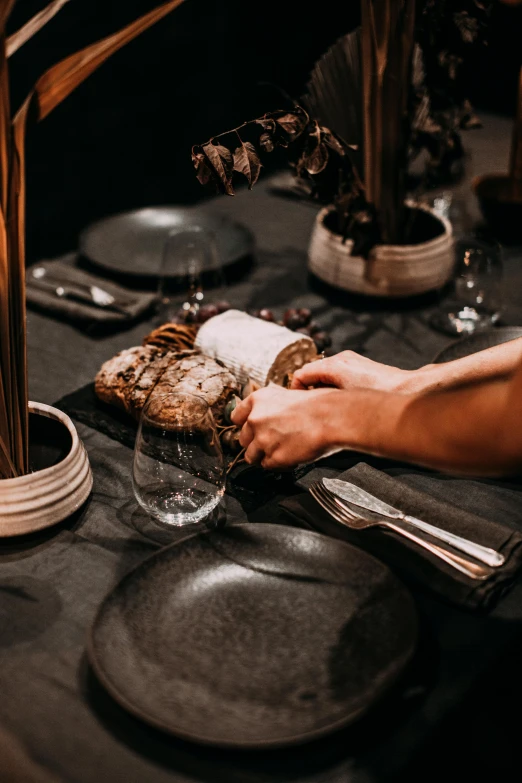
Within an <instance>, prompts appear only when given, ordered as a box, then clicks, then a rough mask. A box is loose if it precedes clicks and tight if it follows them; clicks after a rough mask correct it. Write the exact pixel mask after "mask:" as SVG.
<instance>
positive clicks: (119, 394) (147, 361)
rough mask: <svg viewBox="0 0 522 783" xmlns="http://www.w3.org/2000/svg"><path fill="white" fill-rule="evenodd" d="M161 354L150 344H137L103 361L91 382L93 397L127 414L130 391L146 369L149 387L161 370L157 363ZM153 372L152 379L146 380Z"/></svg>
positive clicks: (162, 352)
mask: <svg viewBox="0 0 522 783" xmlns="http://www.w3.org/2000/svg"><path fill="white" fill-rule="evenodd" d="M164 353H165V352H164V351H162V350H160V349H159V348H156V347H154V346H152V345H144V346H142V345H137V346H135V347H133V348H127V349H126V350H124V351H120V353H118V354H116V356H114V357H113V358H112V359H109V360H108V361H107V362H105V363H104V364H103V365H102V366H101V368H100V370H99V372H98V373H97V375H96V378H95V379H94V391H95V392H96V395H97V396H98V397H99V398H100V400H103V402H107V403H109V404H110V405H116V406H117V407H118V408H123V410H127V412H129V413H130V410H129V407H130V404H129V398H130V397H131V395H132V393H133V392H134V390H135V388H136V386H137V385H138V382H139V380H140V378H141V376H142V375H143V373H144V372H145V370H148V372H149V378H148V379H147V383H148V384H149V385H150V387H151V388H152V387H153V386H154V384H155V382H156V381H157V380H159V376H160V375H161V373H162V372H163V370H164V369H165V367H163V366H162V364H161V363H160V361H159V360H161V358H162V357H163V355H164ZM151 370H152V373H156V375H157V377H156V378H155V379H153V378H151V377H150V374H151Z"/></svg>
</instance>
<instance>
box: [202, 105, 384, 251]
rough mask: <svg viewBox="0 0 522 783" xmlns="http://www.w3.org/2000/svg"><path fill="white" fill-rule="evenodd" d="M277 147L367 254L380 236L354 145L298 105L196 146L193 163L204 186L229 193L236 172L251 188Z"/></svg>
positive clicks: (341, 228)
mask: <svg viewBox="0 0 522 783" xmlns="http://www.w3.org/2000/svg"><path fill="white" fill-rule="evenodd" d="M278 147H279V148H283V149H285V150H286V153H285V155H286V158H287V160H288V163H289V165H290V166H291V168H292V169H293V170H294V172H295V174H296V176H297V177H298V178H299V179H300V181H302V182H303V183H305V184H306V185H308V186H309V187H308V188H307V193H308V194H309V196H311V197H312V198H315V199H317V200H318V201H321V202H323V203H326V204H331V203H333V204H334V205H336V207H337V215H338V220H337V230H338V231H339V233H341V234H342V235H343V236H347V233H348V232H350V236H353V238H354V240H355V247H356V248H357V251H358V252H362V253H364V254H366V253H368V252H369V250H370V248H371V247H372V246H373V244H375V241H376V240H377V239H378V229H377V223H376V220H375V213H374V212H373V211H372V210H371V208H370V206H369V205H368V204H367V203H366V199H365V196H364V187H363V185H362V182H361V179H360V177H359V174H358V172H357V170H356V168H355V166H354V165H353V161H352V153H353V149H354V148H353V147H352V146H350V145H349V144H346V143H345V142H344V141H343V140H342V139H341V138H340V137H339V136H337V135H336V134H335V133H333V131H331V130H330V129H329V128H326V127H324V126H323V125H321V124H320V123H319V122H318V121H317V120H316V119H313V118H310V117H309V115H308V113H307V112H306V111H305V109H304V108H303V107H302V106H300V105H298V104H296V105H294V107H293V108H292V109H290V110H286V111H285V110H280V111H275V112H270V113H267V114H265V115H263V117H258V118H257V119H254V120H251V121H250V122H246V123H244V124H243V125H241V126H240V127H239V128H234V129H233V130H231V131H226V132H225V133H221V134H220V135H219V136H216V137H214V138H213V139H211V140H210V141H208V142H206V143H205V144H198V145H196V146H194V147H193V148H192V162H193V165H194V168H195V170H196V176H197V178H198V180H199V182H201V184H202V185H210V186H213V187H214V188H215V189H217V190H218V191H219V192H221V193H228V194H230V195H233V194H234V188H233V177H234V174H235V173H237V174H240V175H242V176H243V177H245V179H246V181H247V183H248V187H249V189H251V188H252V187H253V186H254V185H255V183H256V182H257V180H258V178H259V173H260V170H261V167H262V165H263V164H262V157H263V155H265V154H268V153H270V152H272V151H273V150H274V149H276V148H278ZM303 190H304V188H303Z"/></svg>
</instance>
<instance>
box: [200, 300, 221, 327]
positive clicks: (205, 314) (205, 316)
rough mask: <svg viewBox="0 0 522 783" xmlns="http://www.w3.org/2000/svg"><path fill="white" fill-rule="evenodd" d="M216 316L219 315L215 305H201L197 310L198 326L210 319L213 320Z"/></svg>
mask: <svg viewBox="0 0 522 783" xmlns="http://www.w3.org/2000/svg"><path fill="white" fill-rule="evenodd" d="M218 314H219V310H218V309H217V307H216V305H214V304H206V305H203V306H202V307H200V308H199V310H198V321H199V323H200V324H204V323H205V321H208V320H209V319H210V318H213V317H214V316H215V315H218Z"/></svg>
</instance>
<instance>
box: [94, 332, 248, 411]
mask: <svg viewBox="0 0 522 783" xmlns="http://www.w3.org/2000/svg"><path fill="white" fill-rule="evenodd" d="M94 389H95V393H96V395H97V396H98V397H99V399H100V400H102V401H103V402H106V403H108V404H110V405H115V406H117V407H118V408H122V409H123V410H125V411H126V412H127V413H128V414H129V415H130V416H132V417H133V418H135V419H139V417H140V414H141V411H142V410H143V407H144V405H145V403H146V402H147V400H148V399H149V398H150V397H151V396H152V395H154V396H159V395H161V394H168V393H171V392H185V393H189V394H197V395H198V396H200V397H203V398H204V399H205V400H206V401H207V403H208V404H209V406H210V407H211V409H212V412H213V414H214V416H215V417H216V418H218V420H219V419H221V418H222V417H223V413H224V408H225V406H226V404H227V401H228V400H229V399H230V397H231V396H232V395H233V394H239V393H240V384H239V383H238V381H237V379H236V378H235V376H234V375H233V374H232V373H231V372H229V370H227V369H226V368H225V367H223V365H222V364H220V363H218V362H216V361H214V359H211V358H209V357H208V356H202V355H201V354H199V353H198V352H196V351H166V350H162V349H161V348H158V347H155V346H150V345H145V346H135V347H133V348H128V349H127V350H125V351H121V352H120V353H119V354H117V356H114V357H113V358H112V359H109V360H108V361H107V362H105V363H104V364H103V365H102V367H101V368H100V370H99V372H98V373H97V375H96V378H95V382H94Z"/></svg>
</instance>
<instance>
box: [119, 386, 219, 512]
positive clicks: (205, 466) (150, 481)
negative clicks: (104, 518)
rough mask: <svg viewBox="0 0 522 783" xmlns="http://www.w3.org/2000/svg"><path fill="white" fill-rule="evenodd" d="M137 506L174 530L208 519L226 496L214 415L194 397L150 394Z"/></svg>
mask: <svg viewBox="0 0 522 783" xmlns="http://www.w3.org/2000/svg"><path fill="white" fill-rule="evenodd" d="M132 479H133V486H134V494H135V495H136V499H137V500H138V503H139V504H140V505H141V506H142V507H143V508H144V509H145V511H147V512H148V513H149V514H152V515H153V516H154V517H156V518H158V519H159V520H161V521H162V522H165V523H167V524H169V525H176V526H182V525H190V524H193V523H197V522H200V521H201V520H203V519H204V518H205V517H207V516H208V515H209V514H210V513H211V512H212V511H213V509H214V508H215V507H216V506H217V505H218V503H219V501H220V499H221V498H222V496H223V494H224V491H225V466H224V459H223V452H222V450H221V445H220V441H219V437H218V434H217V431H216V426H215V422H214V418H213V416H212V412H211V410H210V407H209V406H208V404H207V402H206V401H205V400H204V399H203V398H202V397H198V396H197V395H195V394H185V393H174V392H173V393H171V394H165V395H151V397H150V398H149V400H148V402H147V404H146V405H145V407H144V409H143V411H142V414H141V418H140V423H139V428H138V433H137V435H136V444H135V448H134V463H133V474H132Z"/></svg>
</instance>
